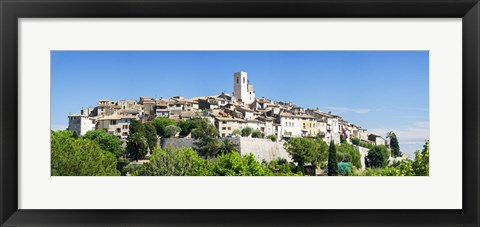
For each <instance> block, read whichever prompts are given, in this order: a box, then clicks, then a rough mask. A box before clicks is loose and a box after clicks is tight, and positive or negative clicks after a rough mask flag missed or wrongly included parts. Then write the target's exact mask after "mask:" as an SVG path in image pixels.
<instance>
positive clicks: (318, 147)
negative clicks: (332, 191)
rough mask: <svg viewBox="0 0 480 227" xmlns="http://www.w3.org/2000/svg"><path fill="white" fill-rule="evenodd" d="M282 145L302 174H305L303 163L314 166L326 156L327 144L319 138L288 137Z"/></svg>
mask: <svg viewBox="0 0 480 227" xmlns="http://www.w3.org/2000/svg"><path fill="white" fill-rule="evenodd" d="M284 147H285V150H286V151H287V152H288V153H289V154H290V156H291V157H292V159H293V160H294V161H295V162H297V164H298V169H299V171H300V172H301V173H302V174H305V168H304V167H305V163H310V164H312V165H313V166H314V167H316V166H318V165H319V164H320V162H323V161H325V160H326V157H327V155H326V154H327V152H326V151H327V144H326V143H325V142H324V141H323V140H321V139H311V138H301V137H299V138H290V139H289V140H288V142H287V143H285V144H284Z"/></svg>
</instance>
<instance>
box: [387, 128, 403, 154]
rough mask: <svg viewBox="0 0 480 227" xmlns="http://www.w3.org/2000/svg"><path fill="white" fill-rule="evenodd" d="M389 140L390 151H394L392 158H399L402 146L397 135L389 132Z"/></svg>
mask: <svg viewBox="0 0 480 227" xmlns="http://www.w3.org/2000/svg"><path fill="white" fill-rule="evenodd" d="M387 138H389V139H390V149H392V156H393V157H397V156H399V155H400V145H399V143H398V139H397V135H395V133H394V132H388V133H387Z"/></svg>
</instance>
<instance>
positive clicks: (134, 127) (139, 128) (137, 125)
mask: <svg viewBox="0 0 480 227" xmlns="http://www.w3.org/2000/svg"><path fill="white" fill-rule="evenodd" d="M128 128H129V132H128V134H134V133H140V134H141V135H142V136H145V125H144V124H143V123H142V122H140V121H139V120H132V122H130V125H129V126H128Z"/></svg>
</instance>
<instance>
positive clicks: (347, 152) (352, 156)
mask: <svg viewBox="0 0 480 227" xmlns="http://www.w3.org/2000/svg"><path fill="white" fill-rule="evenodd" d="M360 159H361V156H360V152H358V151H357V150H356V149H355V148H354V147H353V146H352V145H350V144H348V143H347V142H344V143H341V144H340V146H338V147H337V161H339V162H351V163H352V164H353V165H354V166H356V167H357V168H361V167H362V162H361V160H360Z"/></svg>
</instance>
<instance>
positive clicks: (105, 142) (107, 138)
mask: <svg viewBox="0 0 480 227" xmlns="http://www.w3.org/2000/svg"><path fill="white" fill-rule="evenodd" d="M59 133H60V132H59ZM75 135H76V132H74V133H73V137H74V138H78V136H75ZM82 138H84V139H88V140H92V141H95V142H97V143H98V145H99V146H100V149H102V150H104V151H108V152H110V153H112V154H114V155H115V156H116V157H120V156H121V153H122V142H121V141H120V139H119V138H118V137H116V136H114V135H112V134H110V133H107V132H106V131H104V130H92V131H88V132H87V133H86V134H85V135H83V137H82Z"/></svg>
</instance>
